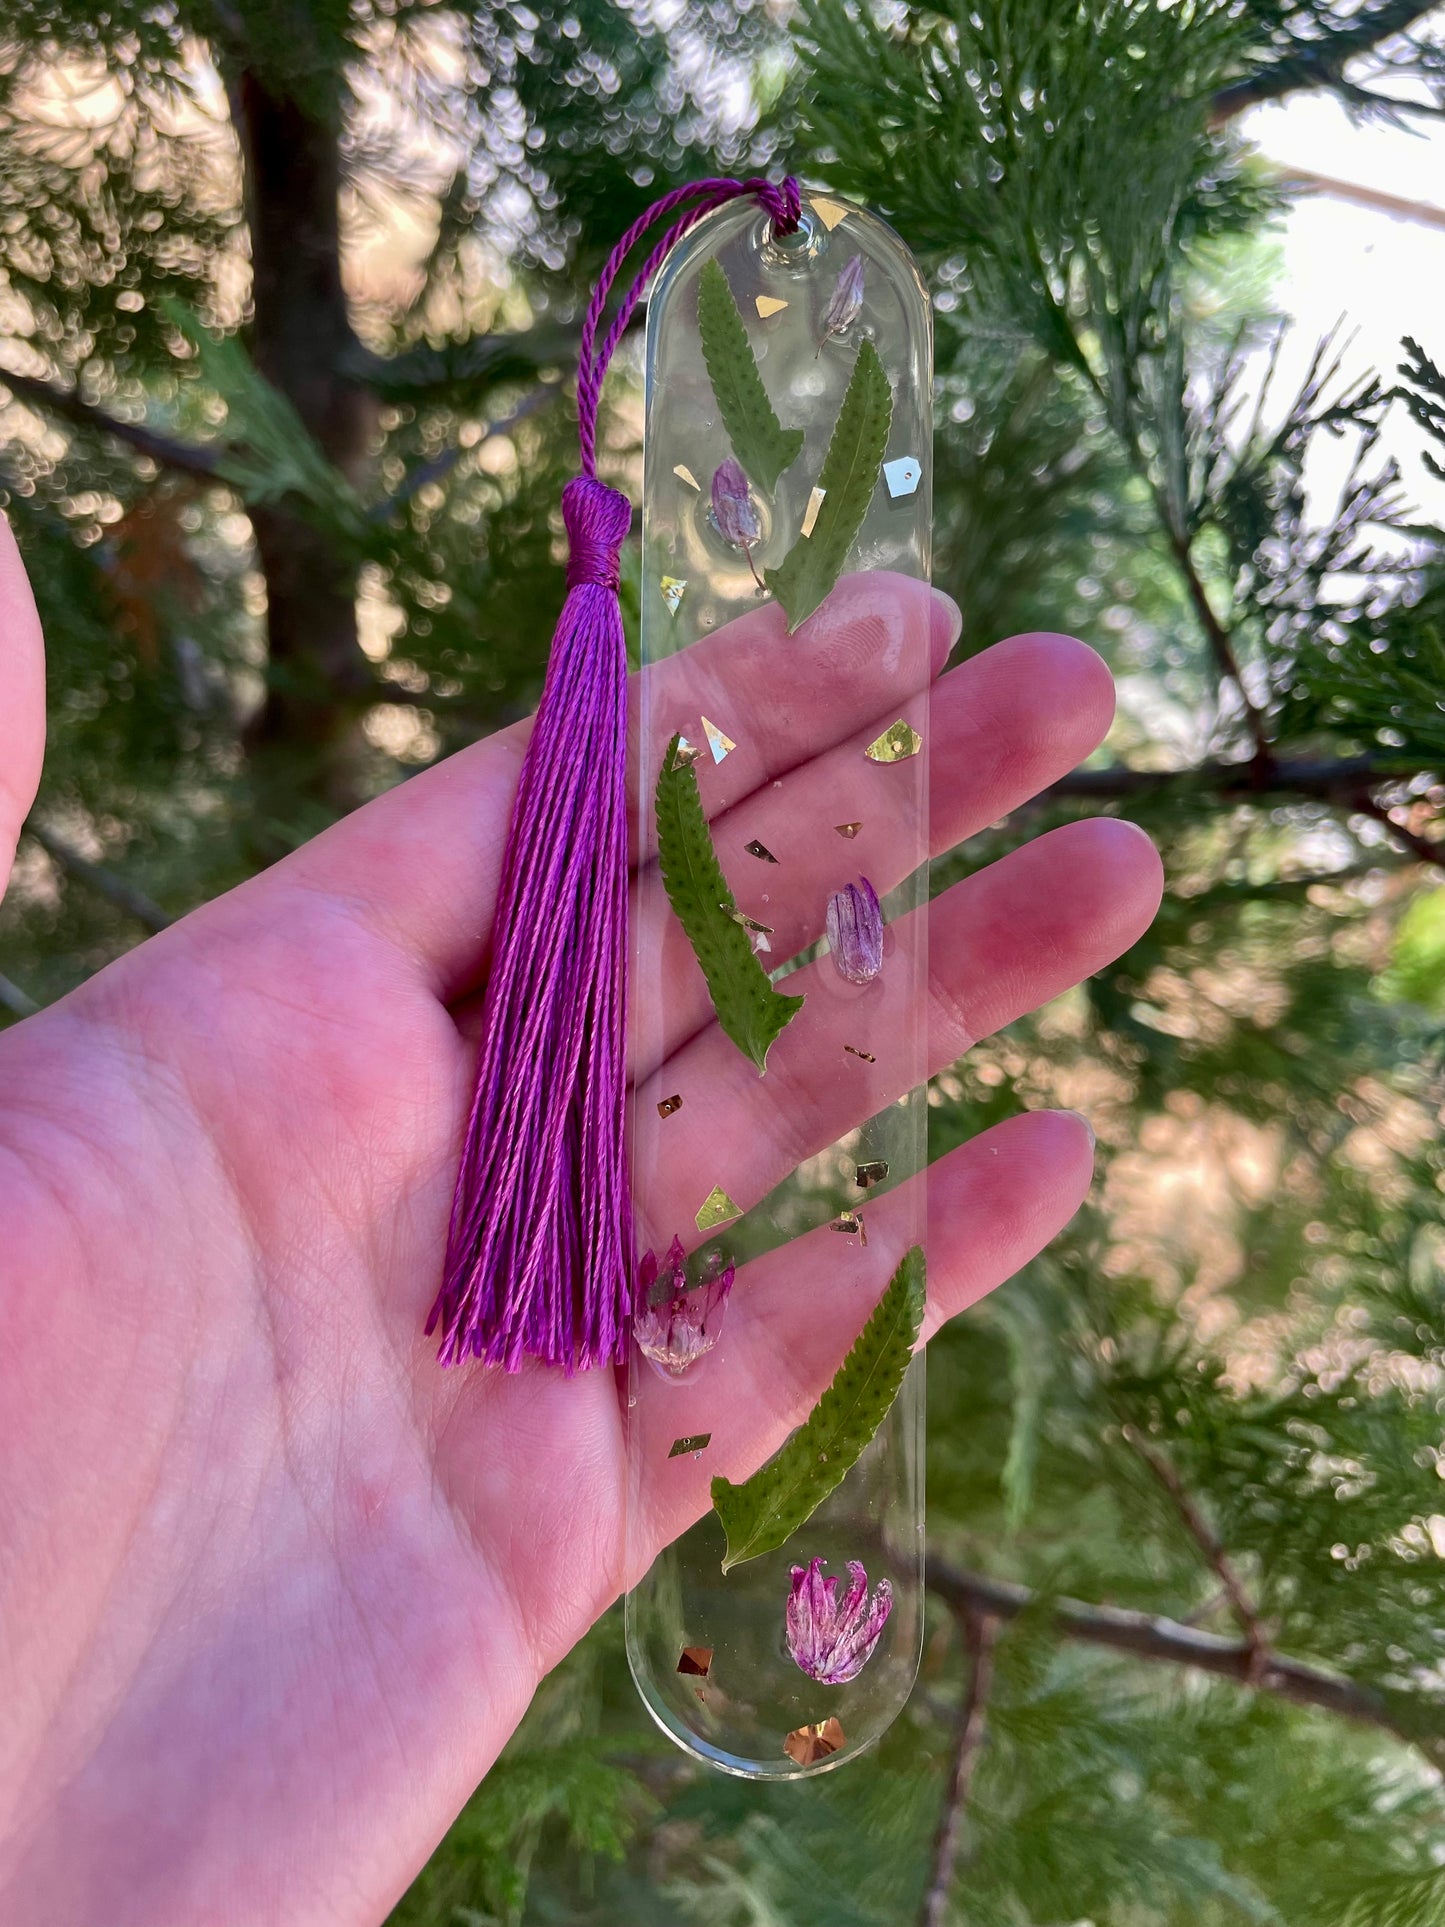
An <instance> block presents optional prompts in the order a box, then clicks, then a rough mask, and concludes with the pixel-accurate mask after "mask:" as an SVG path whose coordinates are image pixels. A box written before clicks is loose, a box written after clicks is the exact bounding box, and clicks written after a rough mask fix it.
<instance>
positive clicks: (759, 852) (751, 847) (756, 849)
mask: <svg viewBox="0 0 1445 1927" xmlns="http://www.w3.org/2000/svg"><path fill="white" fill-rule="evenodd" d="M743 848H744V849H745V850H746V851H747V853H748V855H749V856H755V857H756V858H757V859H758V861H759V862H760V863H776V862H777V860H778V859H777V858H776V857H775V856H774V855H773V853H772V851H771V850H770V849H769V848H768V846H767V844H766V843H759V841H758V839H757V838H756V837H754V838H753V840H752V842H751V843H745V844H744V845H743Z"/></svg>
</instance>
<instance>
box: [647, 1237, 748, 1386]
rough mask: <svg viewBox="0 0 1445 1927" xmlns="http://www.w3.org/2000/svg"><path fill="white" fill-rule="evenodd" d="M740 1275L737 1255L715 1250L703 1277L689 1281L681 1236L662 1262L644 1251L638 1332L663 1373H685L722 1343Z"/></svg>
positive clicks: (672, 1375) (649, 1357)
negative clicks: (730, 1299)
mask: <svg viewBox="0 0 1445 1927" xmlns="http://www.w3.org/2000/svg"><path fill="white" fill-rule="evenodd" d="M734 1275H735V1272H734V1266H733V1262H732V1260H731V1258H728V1257H727V1256H725V1254H724V1253H722V1252H720V1251H716V1250H714V1251H711V1252H709V1254H708V1256H707V1258H706V1259H704V1261H703V1266H702V1280H701V1282H700V1283H699V1284H696V1285H689V1284H688V1282H687V1258H686V1254H685V1253H684V1251H683V1248H682V1240H681V1239H680V1238H674V1239H673V1241H672V1243H671V1244H670V1245H669V1246H668V1248H667V1256H666V1258H665V1260H664V1261H663V1264H662V1266H661V1267H659V1265H658V1261H657V1257H656V1255H655V1253H653V1252H651V1251H648V1252H645V1253H644V1254H643V1257H642V1261H641V1263H640V1264H639V1265H638V1267H637V1285H638V1292H637V1296H638V1301H639V1302H638V1310H637V1313H636V1316H635V1317H634V1318H633V1321H632V1333H633V1336H634V1338H636V1340H637V1347H638V1350H639V1351H640V1352H641V1353H642V1355H643V1357H644V1358H645V1359H647V1361H648V1363H649V1364H650V1365H652V1366H653V1368H654V1369H655V1370H656V1371H657V1372H658V1373H659V1374H660V1375H661V1376H662V1377H663V1378H672V1379H676V1378H682V1377H684V1376H685V1374H686V1373H687V1372H689V1371H690V1370H691V1369H692V1367H693V1366H694V1365H695V1364H696V1363H697V1361H698V1360H699V1359H700V1358H703V1357H705V1356H706V1355H707V1353H708V1352H710V1351H711V1350H712V1348H713V1346H714V1345H716V1343H717V1341H718V1338H719V1336H720V1335H721V1332H722V1317H723V1308H724V1307H725V1306H726V1304H727V1301H728V1294H729V1292H731V1290H732V1288H733V1277H734Z"/></svg>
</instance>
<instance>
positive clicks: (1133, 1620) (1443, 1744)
mask: <svg viewBox="0 0 1445 1927" xmlns="http://www.w3.org/2000/svg"><path fill="white" fill-rule="evenodd" d="M928 1584H929V1586H930V1587H931V1588H932V1590H933V1591H934V1592H935V1593H937V1594H938V1596H939V1598H940V1599H942V1600H944V1601H945V1602H946V1603H947V1604H948V1605H949V1606H951V1607H952V1608H953V1609H954V1611H955V1612H959V1613H967V1612H972V1613H987V1614H989V1615H991V1616H992V1617H994V1618H996V1619H998V1620H1001V1621H1008V1620H1012V1619H1019V1618H1021V1617H1022V1616H1023V1615H1024V1614H1025V1613H1028V1614H1031V1615H1034V1616H1036V1618H1037V1619H1038V1622H1039V1623H1040V1624H1041V1625H1044V1626H1047V1627H1048V1628H1050V1630H1052V1631H1053V1632H1055V1633H1057V1634H1058V1635H1059V1636H1060V1637H1061V1638H1064V1639H1075V1640H1078V1641H1079V1642H1080V1643H1081V1644H1084V1645H1089V1646H1103V1647H1106V1648H1107V1649H1108V1650H1109V1651H1111V1652H1116V1653H1126V1654H1128V1655H1129V1656H1130V1657H1131V1658H1134V1659H1149V1660H1157V1661H1159V1662H1160V1663H1161V1664H1163V1665H1167V1666H1187V1667H1190V1668H1192V1669H1193V1670H1194V1671H1195V1672H1201V1673H1212V1674H1213V1675H1214V1676H1215V1677H1216V1678H1219V1679H1230V1680H1233V1681H1235V1683H1236V1684H1237V1685H1240V1686H1251V1687H1253V1689H1254V1690H1255V1691H1257V1692H1262V1693H1271V1694H1273V1695H1274V1696H1275V1697H1276V1698H1279V1699H1284V1700H1288V1701H1290V1702H1291V1704H1293V1705H1295V1706H1309V1707H1313V1708H1315V1709H1316V1710H1317V1711H1319V1712H1323V1713H1333V1714H1335V1715H1337V1716H1338V1717H1339V1718H1341V1719H1347V1720H1354V1721H1356V1722H1357V1723H1359V1724H1361V1725H1364V1726H1373V1727H1377V1728H1379V1729H1380V1730H1381V1731H1383V1732H1386V1733H1392V1734H1393V1735H1394V1736H1395V1738H1396V1739H1399V1740H1403V1741H1404V1742H1405V1743H1406V1744H1407V1745H1410V1746H1421V1747H1423V1748H1424V1749H1425V1750H1426V1751H1427V1752H1428V1753H1429V1754H1430V1756H1431V1757H1432V1758H1438V1755H1439V1753H1440V1752H1441V1750H1442V1748H1445V1738H1442V1739H1441V1740H1435V1739H1424V1740H1422V1738H1421V1728H1422V1727H1423V1726H1424V1725H1425V1722H1424V1721H1423V1720H1422V1721H1420V1722H1419V1724H1418V1725H1417V1724H1415V1723H1413V1722H1409V1723H1407V1722H1406V1721H1405V1720H1404V1719H1402V1718H1401V1717H1400V1715H1399V1713H1398V1712H1397V1710H1396V1708H1395V1706H1393V1705H1392V1704H1391V1703H1389V1702H1387V1701H1386V1699H1385V1698H1384V1696H1383V1694H1380V1693H1377V1692H1375V1691H1374V1689H1373V1688H1372V1687H1369V1686H1362V1685H1361V1684H1360V1683H1359V1682H1358V1681H1357V1680H1352V1679H1346V1678H1344V1677H1343V1676H1342V1675H1340V1674H1338V1673H1327V1672H1325V1671H1324V1669H1323V1668H1322V1667H1318V1666H1311V1665H1309V1664H1308V1663H1307V1662H1305V1661H1303V1660H1297V1659H1286V1658H1284V1657H1283V1656H1282V1655H1280V1654H1279V1653H1271V1654H1270V1655H1269V1660H1268V1664H1267V1665H1266V1666H1265V1668H1264V1670H1263V1671H1262V1672H1261V1673H1260V1674H1259V1676H1258V1678H1254V1679H1252V1678H1251V1676H1250V1672H1251V1667H1252V1666H1253V1664H1254V1653H1253V1650H1252V1648H1251V1646H1250V1643H1249V1641H1248V1640H1245V1639H1223V1638H1221V1637H1220V1636H1219V1634H1217V1633H1206V1632H1201V1631H1200V1630H1199V1629H1198V1628H1197V1627H1193V1626H1186V1625H1184V1624H1182V1623H1181V1622H1180V1621H1179V1620H1175V1619H1164V1618H1161V1617H1159V1616H1158V1615H1156V1614H1154V1613H1142V1612H1134V1611H1131V1610H1129V1609H1128V1608H1126V1607H1122V1606H1091V1605H1086V1604H1085V1603H1084V1602H1083V1601H1082V1600H1078V1599H1051V1598H1049V1597H1048V1596H1047V1595H1044V1594H1041V1593H1037V1592H1034V1591H1033V1590H1032V1589H1031V1588H1029V1587H1028V1586H1020V1585H1015V1584H1013V1583H1012V1582H1011V1581H1009V1580H1006V1579H990V1578H988V1577H986V1576H985V1575H984V1574H982V1573H976V1572H966V1571H964V1570H963V1569H962V1568H961V1567H958V1566H954V1565H951V1564H950V1563H949V1562H948V1561H947V1560H944V1559H940V1558H938V1557H937V1556H936V1555H932V1554H931V1555H930V1556H929V1560H928ZM1402 1703H1403V1702H1402ZM1441 1724H1442V1727H1445V1718H1442V1721H1441Z"/></svg>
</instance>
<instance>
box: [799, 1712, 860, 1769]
mask: <svg viewBox="0 0 1445 1927" xmlns="http://www.w3.org/2000/svg"><path fill="white" fill-rule="evenodd" d="M847 1744H848V1736H847V1734H846V1733H845V1732H844V1731H843V1729H842V1727H841V1726H840V1725H839V1724H838V1722H837V1720H835V1719H830V1720H818V1721H815V1723H814V1724H813V1725H812V1726H795V1727H794V1728H793V1730H792V1732H791V1733H790V1734H789V1735H788V1737H787V1739H785V1740H784V1741H783V1751H784V1752H785V1753H786V1754H787V1756H788V1758H789V1759H790V1760H795V1761H796V1762H797V1763H798V1765H799V1766H812V1765H813V1764H814V1762H815V1761H817V1760H826V1759H827V1757H828V1755H829V1754H830V1753H837V1752H840V1751H841V1750H842V1748H843V1747H845V1746H846V1745H847Z"/></svg>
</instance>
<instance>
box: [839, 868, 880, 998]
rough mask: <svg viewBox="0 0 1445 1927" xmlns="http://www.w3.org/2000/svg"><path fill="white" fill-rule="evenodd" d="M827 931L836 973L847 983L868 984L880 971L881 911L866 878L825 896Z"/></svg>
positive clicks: (876, 895) (874, 891)
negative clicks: (826, 899) (826, 901)
mask: <svg viewBox="0 0 1445 1927" xmlns="http://www.w3.org/2000/svg"><path fill="white" fill-rule="evenodd" d="M827 929H828V948H829V949H830V950H831V951H832V953H833V962H834V964H835V965H836V966H837V969H838V974H839V975H840V976H842V977H846V978H847V979H848V981H849V983H850V984H871V983H872V981H873V979H874V978H875V977H876V976H877V975H878V973H879V971H880V970H881V969H882V968H883V912H882V910H881V908H880V907H879V903H878V892H877V891H876V890H875V889H874V888H873V885H872V884H871V883H870V882H869V881H868V879H867V877H859V879H858V881H857V883H850V884H848V885H847V886H846V887H845V888H844V889H842V890H839V891H838V892H837V894H836V895H835V896H831V897H829V899H828V921H827Z"/></svg>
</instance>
